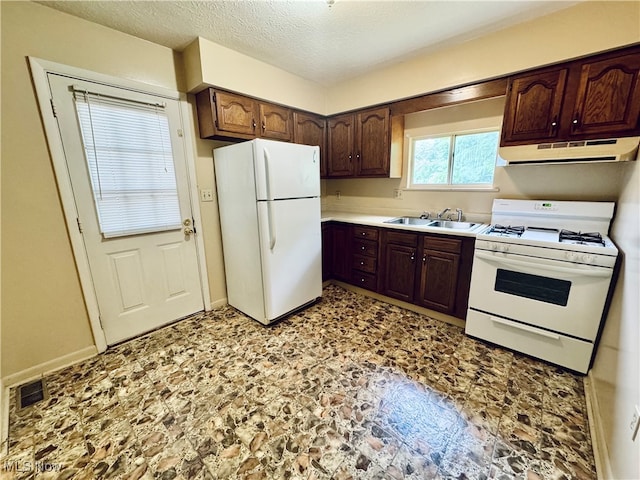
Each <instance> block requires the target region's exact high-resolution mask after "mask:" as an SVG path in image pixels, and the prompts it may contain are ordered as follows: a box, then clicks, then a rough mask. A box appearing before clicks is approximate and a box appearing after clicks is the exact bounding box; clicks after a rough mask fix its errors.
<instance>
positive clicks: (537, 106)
mask: <svg viewBox="0 0 640 480" xmlns="http://www.w3.org/2000/svg"><path fill="white" fill-rule="evenodd" d="M566 79H567V69H566V68H562V69H559V70H553V71H550V72H546V73H536V74H531V75H524V76H520V77H515V78H513V79H512V80H511V84H510V88H509V90H508V93H507V99H506V104H505V112H504V122H503V126H502V145H506V144H518V143H522V142H531V141H532V140H535V141H539V142H545V141H552V140H554V139H555V138H556V137H557V136H558V131H559V127H560V125H559V122H560V115H561V109H562V99H563V96H564V90H565V84H566Z"/></svg>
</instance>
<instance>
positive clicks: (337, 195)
mask: <svg viewBox="0 0 640 480" xmlns="http://www.w3.org/2000/svg"><path fill="white" fill-rule="evenodd" d="M341 196H342V193H340V190H336V198H337V199H338V200H340V197H341Z"/></svg>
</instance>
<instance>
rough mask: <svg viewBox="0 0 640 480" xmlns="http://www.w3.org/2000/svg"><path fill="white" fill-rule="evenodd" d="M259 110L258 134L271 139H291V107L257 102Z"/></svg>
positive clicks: (286, 140)
mask: <svg viewBox="0 0 640 480" xmlns="http://www.w3.org/2000/svg"><path fill="white" fill-rule="evenodd" d="M258 109H259V111H260V136H261V137H264V138H271V139H273V140H283V141H285V142H290V141H292V140H293V116H292V112H291V109H289V108H286V107H281V106H279V105H273V104H271V103H264V102H258Z"/></svg>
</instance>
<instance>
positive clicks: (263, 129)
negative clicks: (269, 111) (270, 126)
mask: <svg viewBox="0 0 640 480" xmlns="http://www.w3.org/2000/svg"><path fill="white" fill-rule="evenodd" d="M266 129H267V126H266V125H265V123H264V121H263V122H262V131H263V132H264V131H265V130H266Z"/></svg>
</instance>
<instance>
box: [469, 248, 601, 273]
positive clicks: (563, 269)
mask: <svg viewBox="0 0 640 480" xmlns="http://www.w3.org/2000/svg"><path fill="white" fill-rule="evenodd" d="M474 256H476V257H478V258H482V259H483V260H490V261H492V262H495V263H501V264H503V265H505V266H508V265H520V266H523V267H529V268H538V269H541V270H549V271H551V272H558V273H567V274H569V275H575V276H577V275H579V276H582V277H602V278H607V277H611V270H610V269H608V268H606V267H598V270H595V269H593V270H587V269H585V268H568V267H556V266H555V265H547V264H544V263H534V262H526V261H523V260H518V259H515V258H512V257H509V258H508V259H507V258H504V257H503V258H499V257H496V256H495V255H494V254H491V253H485V252H482V251H477V250H476V252H475V254H474Z"/></svg>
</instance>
